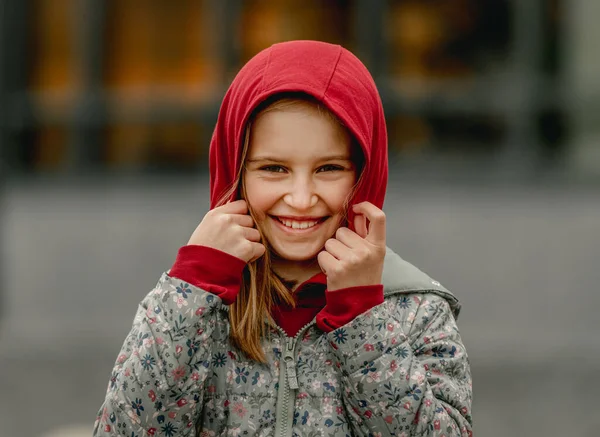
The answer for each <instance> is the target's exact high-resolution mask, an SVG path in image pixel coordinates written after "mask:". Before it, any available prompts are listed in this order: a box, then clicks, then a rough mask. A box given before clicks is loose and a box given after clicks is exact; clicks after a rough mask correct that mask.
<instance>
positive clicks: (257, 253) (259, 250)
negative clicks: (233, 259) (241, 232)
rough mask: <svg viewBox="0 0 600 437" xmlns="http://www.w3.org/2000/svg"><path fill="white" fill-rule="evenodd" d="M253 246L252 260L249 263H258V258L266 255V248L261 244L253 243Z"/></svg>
mask: <svg viewBox="0 0 600 437" xmlns="http://www.w3.org/2000/svg"><path fill="white" fill-rule="evenodd" d="M251 244H252V258H250V260H249V261H248V262H252V261H256V260H257V259H258V258H260V257H261V256H263V255H264V254H265V250H266V249H265V246H263V245H262V244H260V243H251Z"/></svg>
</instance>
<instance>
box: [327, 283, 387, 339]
mask: <svg viewBox="0 0 600 437" xmlns="http://www.w3.org/2000/svg"><path fill="white" fill-rule="evenodd" d="M325 295H326V297H327V304H326V306H325V308H323V310H322V311H321V312H319V314H318V315H317V326H318V327H319V329H321V330H322V331H325V332H331V331H333V330H335V329H337V328H341V327H342V326H344V325H346V324H348V323H350V322H351V321H352V320H354V318H355V317H356V316H358V315H360V314H362V313H364V312H365V311H368V310H370V309H371V308H373V307H374V306H377V305H379V304H381V303H383V285H381V284H379V285H367V286H364V287H351V288H343V289H341V290H335V291H328V292H327V293H326V294H325Z"/></svg>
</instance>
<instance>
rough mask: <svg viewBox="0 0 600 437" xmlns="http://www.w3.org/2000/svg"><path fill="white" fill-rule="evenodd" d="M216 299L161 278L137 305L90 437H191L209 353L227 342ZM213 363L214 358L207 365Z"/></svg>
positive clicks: (219, 303)
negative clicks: (216, 343) (222, 341)
mask: <svg viewBox="0 0 600 437" xmlns="http://www.w3.org/2000/svg"><path fill="white" fill-rule="evenodd" d="M220 306H221V301H220V299H219V298H218V297H217V296H214V295H213V294H210V293H208V292H205V291H203V290H201V289H199V288H196V287H194V286H192V285H190V284H188V283H186V282H182V281H180V280H178V279H175V278H171V277H170V276H168V275H167V274H163V276H162V277H161V279H160V281H159V282H158V284H157V286H156V288H155V289H154V290H152V291H151V292H150V293H149V294H148V295H147V296H146V297H145V298H144V300H143V301H142V302H141V303H140V306H139V308H138V310H137V313H136V316H135V319H134V322H133V327H132V328H131V331H130V332H129V334H128V335H127V337H126V339H125V342H124V343H123V346H122V348H121V351H120V353H119V355H118V357H117V360H116V363H115V365H114V368H113V371H112V375H111V377H110V381H109V384H108V389H107V392H106V398H105V400H104V403H103V404H102V406H101V408H100V411H99V412H98V416H97V418H96V422H95V424H94V434H93V435H94V436H96V437H100V436H117V435H118V436H121V435H123V431H124V430H127V435H130V434H131V433H133V434H135V435H140V436H142V435H143V436H146V435H157V436H158V435H165V434H166V435H177V436H193V435H195V429H194V428H195V427H194V425H193V421H194V418H195V417H197V415H198V414H199V411H198V410H199V409H201V408H202V398H203V393H202V391H201V389H200V390H199V389H198V388H199V387H202V386H203V382H204V380H205V379H206V378H207V376H208V375H207V373H208V369H209V367H210V366H209V364H208V363H209V362H210V360H211V350H212V345H213V343H214V341H215V339H216V340H218V339H219V336H220V335H227V334H226V333H227V330H226V329H225V323H226V320H225V319H224V316H223V311H221V310H220V309H219V307H220ZM212 358H213V360H214V359H219V357H216V358H215V357H212Z"/></svg>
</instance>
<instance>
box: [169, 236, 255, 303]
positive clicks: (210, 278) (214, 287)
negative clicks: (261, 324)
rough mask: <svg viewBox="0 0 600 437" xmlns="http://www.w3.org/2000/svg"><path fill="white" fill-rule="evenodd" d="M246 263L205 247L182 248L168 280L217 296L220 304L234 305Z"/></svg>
mask: <svg viewBox="0 0 600 437" xmlns="http://www.w3.org/2000/svg"><path fill="white" fill-rule="evenodd" d="M245 266H246V263H245V262H244V261H243V260H241V259H239V258H236V257H235V256H233V255H229V254H228V253H225V252H222V251H220V250H217V249H213V248H212V247H207V246H195V245H191V246H183V247H182V248H180V249H179V252H178V253H177V258H176V259H175V264H173V267H172V268H171V270H170V271H169V276H171V277H173V278H177V279H181V280H182V281H185V282H188V283H190V284H192V285H195V286H196V287H199V288H202V289H203V290H206V291H208V292H210V293H212V294H215V295H217V296H219V297H220V298H221V299H222V300H223V303H225V304H226V305H230V304H232V303H233V302H234V301H235V298H236V297H237V295H238V293H239V291H240V285H241V284H242V272H243V271H244V267H245Z"/></svg>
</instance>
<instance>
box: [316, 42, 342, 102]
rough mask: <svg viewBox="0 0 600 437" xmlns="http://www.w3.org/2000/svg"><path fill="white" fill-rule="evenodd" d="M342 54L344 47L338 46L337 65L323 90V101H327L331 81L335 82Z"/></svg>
mask: <svg viewBox="0 0 600 437" xmlns="http://www.w3.org/2000/svg"><path fill="white" fill-rule="evenodd" d="M342 52H343V50H342V46H338V57H337V59H336V60H335V64H334V66H333V68H332V69H331V75H330V76H329V80H328V81H327V85H326V86H325V89H324V90H323V95H322V96H321V99H322V101H325V94H327V90H328V89H329V85H330V84H331V81H332V80H333V76H334V75H335V71H336V70H337V67H338V64H339V63H340V59H341V58H342Z"/></svg>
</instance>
